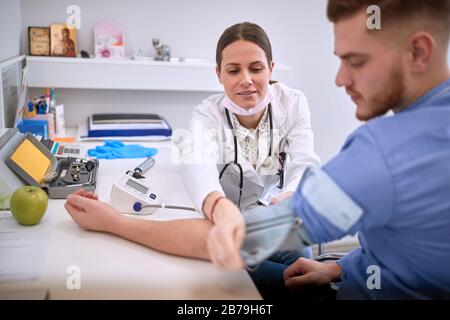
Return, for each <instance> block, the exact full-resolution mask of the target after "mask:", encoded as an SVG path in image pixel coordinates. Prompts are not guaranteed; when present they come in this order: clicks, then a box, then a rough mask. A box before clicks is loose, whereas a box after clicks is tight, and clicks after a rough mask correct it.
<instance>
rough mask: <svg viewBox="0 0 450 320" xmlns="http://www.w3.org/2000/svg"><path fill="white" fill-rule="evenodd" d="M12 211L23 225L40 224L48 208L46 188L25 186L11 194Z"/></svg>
mask: <svg viewBox="0 0 450 320" xmlns="http://www.w3.org/2000/svg"><path fill="white" fill-rule="evenodd" d="M10 205H11V212H12V214H13V216H14V217H15V218H16V220H17V221H18V222H19V223H20V224H23V225H26V226H32V225H35V224H38V223H39V222H40V221H41V219H42V217H43V216H44V213H45V211H46V210H47V205H48V197H47V194H46V193H45V191H44V190H42V189H41V188H38V187H34V186H23V187H20V188H19V189H17V190H16V191H14V193H13V194H12V196H11V201H10Z"/></svg>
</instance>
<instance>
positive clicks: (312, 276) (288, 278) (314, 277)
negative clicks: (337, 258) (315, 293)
mask: <svg viewBox="0 0 450 320" xmlns="http://www.w3.org/2000/svg"><path fill="white" fill-rule="evenodd" d="M341 274H342V270H341V267H340V266H339V265H338V264H337V263H336V262H334V263H323V262H318V261H315V260H310V259H305V258H299V259H297V261H295V262H294V263H293V264H291V265H290V266H289V267H288V268H287V269H286V270H284V272H283V278H284V284H285V285H286V287H287V288H288V289H289V290H291V291H292V292H301V291H304V290H310V289H314V288H318V287H323V286H326V285H329V284H330V283H331V282H337V281H340V278H341Z"/></svg>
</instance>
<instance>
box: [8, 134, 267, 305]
mask: <svg viewBox="0 0 450 320" xmlns="http://www.w3.org/2000/svg"><path fill="white" fill-rule="evenodd" d="M130 143H139V144H141V145H146V146H153V147H156V148H158V149H159V153H158V155H157V156H156V157H155V159H156V164H155V166H154V167H153V168H152V169H150V170H149V171H148V172H147V173H146V174H145V175H146V177H147V178H149V179H150V181H153V183H154V186H153V187H154V188H155V189H156V191H157V192H159V194H160V198H161V200H162V201H165V202H166V203H168V204H169V203H170V204H179V205H186V206H192V205H193V204H192V202H191V201H190V199H189V196H188V194H187V192H186V190H185V188H184V185H183V183H182V181H181V178H180V176H179V173H178V169H177V168H176V166H175V164H174V163H173V162H172V161H171V160H170V159H171V143H170V142H155V143H152V142H145V143H144V142H130ZM89 144H90V145H92V146H94V145H95V143H92V142H91V143H89ZM97 144H98V143H97ZM143 160H145V159H120V160H100V169H99V174H98V185H97V190H96V193H98V195H99V198H100V200H103V201H108V200H109V192H110V189H111V186H112V184H113V182H114V181H115V180H116V178H117V177H118V175H119V174H121V173H124V172H126V171H127V170H129V169H133V168H135V167H136V166H137V165H139V164H140V163H141V162H142V161H143ZM64 202H65V200H52V199H51V200H50V201H49V207H48V209H47V212H46V214H45V216H44V218H43V220H42V221H41V223H49V224H51V229H52V231H51V240H50V244H49V247H48V251H47V257H46V263H45V267H44V271H43V274H42V275H41V277H40V278H39V279H38V280H36V281H28V282H17V283H1V284H0V293H2V294H1V296H2V297H5V296H6V297H7V296H8V292H11V296H16V297H17V295H14V293H20V294H21V295H19V297H24V298H27V294H26V292H30V293H32V292H36V290H41V289H44V290H48V297H49V298H50V299H261V296H260V295H259V293H258V291H257V290H256V287H255V286H254V284H253V282H252V281H251V279H250V277H249V276H248V274H247V273H246V272H245V271H240V272H228V271H224V270H221V269H219V268H217V267H215V266H213V265H212V264H211V263H209V262H206V261H201V260H196V259H189V258H182V257H177V256H172V255H168V254H164V253H160V252H157V251H155V250H152V249H150V248H147V247H144V246H142V245H139V244H136V243H133V242H131V241H127V240H124V239H121V238H119V237H116V236H113V235H110V234H105V233H98V232H90V231H84V230H82V229H80V228H79V227H78V226H77V225H76V224H75V222H73V221H72V219H71V217H70V216H69V214H68V213H67V212H66V210H65V209H64ZM198 217H200V214H199V213H194V212H188V211H176V210H166V211H164V210H161V209H158V210H157V211H156V212H155V213H154V214H153V215H152V216H150V217H147V219H158V220H169V219H177V218H198ZM72 265H76V266H79V267H80V271H81V289H80V290H77V289H72V290H69V289H67V287H66V281H67V279H68V277H69V276H70V274H69V273H67V268H68V267H69V266H72ZM30 296H32V295H31V294H30Z"/></svg>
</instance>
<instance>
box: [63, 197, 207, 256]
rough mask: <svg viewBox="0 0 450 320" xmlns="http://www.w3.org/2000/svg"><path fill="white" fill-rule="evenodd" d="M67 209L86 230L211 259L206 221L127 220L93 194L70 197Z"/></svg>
mask: <svg viewBox="0 0 450 320" xmlns="http://www.w3.org/2000/svg"><path fill="white" fill-rule="evenodd" d="M65 208H66V210H67V212H68V213H69V214H70V216H71V217H72V218H73V220H74V221H75V222H76V223H77V224H78V225H79V226H80V227H81V228H83V229H86V230H92V231H101V232H108V233H111V234H115V235H117V236H120V237H122V238H125V239H128V240H131V241H134V242H137V243H140V244H143V245H145V246H147V247H150V248H152V249H155V250H158V251H162V252H166V253H170V254H174V255H180V256H187V257H194V258H201V259H209V255H208V251H207V248H206V239H207V237H208V233H209V230H210V229H211V226H212V225H211V223H210V222H209V221H208V220H206V219H184V220H171V221H151V220H141V219H136V218H132V217H127V216H124V215H122V214H120V213H119V212H118V211H117V210H116V209H114V208H113V207H111V206H110V205H108V204H107V203H104V202H101V201H98V200H97V199H96V197H95V196H93V195H92V194H91V193H88V192H84V191H79V192H76V194H72V195H69V196H68V197H67V202H66V204H65Z"/></svg>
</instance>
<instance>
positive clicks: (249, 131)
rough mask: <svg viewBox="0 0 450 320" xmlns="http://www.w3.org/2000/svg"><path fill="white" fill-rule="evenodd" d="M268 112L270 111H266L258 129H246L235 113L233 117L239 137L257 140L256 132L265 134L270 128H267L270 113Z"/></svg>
mask: <svg viewBox="0 0 450 320" xmlns="http://www.w3.org/2000/svg"><path fill="white" fill-rule="evenodd" d="M267 110H268V108H265V109H264V113H263V116H262V117H261V120H259V123H258V125H257V126H256V129H248V128H246V127H244V126H243V125H241V124H240V123H239V120H238V119H237V117H236V115H235V114H234V113H233V114H232V115H231V117H232V119H233V125H234V128H235V130H236V133H237V135H238V136H243V137H246V136H250V137H252V138H256V137H255V134H256V132H258V131H259V133H263V132H266V131H268V128H267V115H268V112H267Z"/></svg>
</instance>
